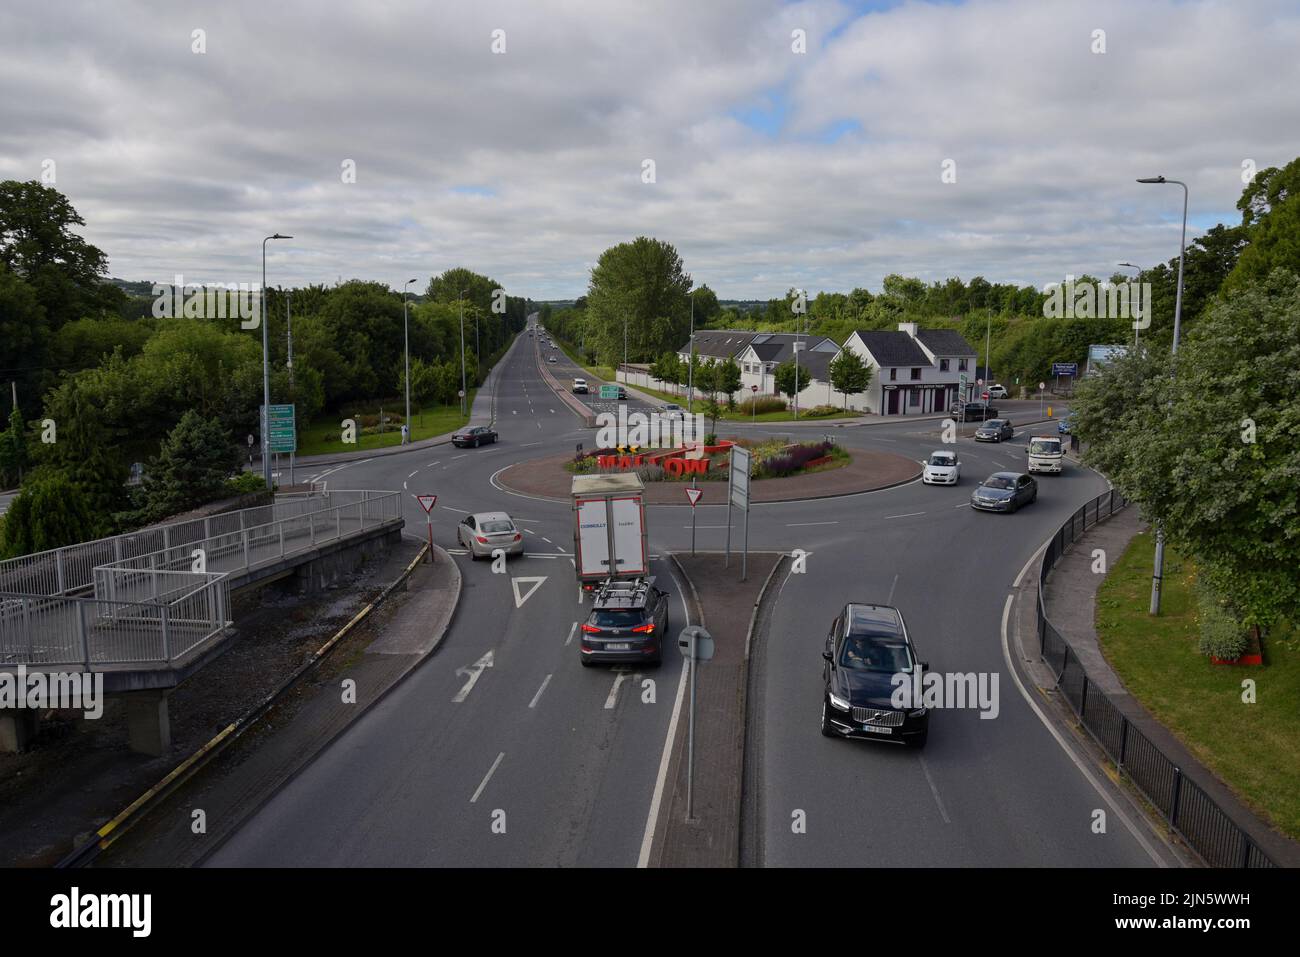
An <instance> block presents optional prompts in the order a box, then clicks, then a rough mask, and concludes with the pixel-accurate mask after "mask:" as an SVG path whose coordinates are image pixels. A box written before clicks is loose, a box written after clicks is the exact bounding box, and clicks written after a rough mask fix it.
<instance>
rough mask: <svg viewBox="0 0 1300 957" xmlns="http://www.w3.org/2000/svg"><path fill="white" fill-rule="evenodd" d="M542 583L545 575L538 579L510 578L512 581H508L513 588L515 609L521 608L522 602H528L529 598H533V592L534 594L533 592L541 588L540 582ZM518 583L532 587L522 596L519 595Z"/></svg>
mask: <svg viewBox="0 0 1300 957" xmlns="http://www.w3.org/2000/svg"><path fill="white" fill-rule="evenodd" d="M544 581H546V576H545V575H542V576H541V577H539V578H512V579H510V586H511V587H512V588H514V590H515V607H516V608H521V607H523V604H524V602H526V601H528V599H530V598H532V597H533V592H535V591H537V589H539V588H541V587H542V582H544ZM520 582H523V583H524V584H525V585H532V587H531V588H529V589H528V591H526V592H524V593H523V594H520V593H519V583H520Z"/></svg>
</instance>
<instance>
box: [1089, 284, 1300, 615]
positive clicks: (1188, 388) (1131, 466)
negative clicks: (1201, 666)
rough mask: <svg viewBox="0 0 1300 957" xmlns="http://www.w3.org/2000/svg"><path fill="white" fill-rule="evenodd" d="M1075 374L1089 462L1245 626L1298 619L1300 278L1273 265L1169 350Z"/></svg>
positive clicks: (1211, 310)
mask: <svg viewBox="0 0 1300 957" xmlns="http://www.w3.org/2000/svg"><path fill="white" fill-rule="evenodd" d="M1176 359H1177V362H1176V363H1175V361H1174V358H1173V357H1171V356H1170V355H1169V354H1168V353H1167V352H1166V351H1165V350H1163V349H1161V350H1152V351H1142V352H1135V353H1130V354H1129V355H1128V356H1126V357H1124V358H1122V359H1120V360H1119V361H1116V362H1115V363H1113V364H1112V365H1110V366H1108V367H1107V369H1106V372H1105V373H1104V374H1102V375H1101V376H1100V377H1098V378H1097V379H1093V380H1085V381H1084V382H1082V383H1080V385H1079V388H1078V394H1077V396H1076V399H1075V402H1074V405H1073V409H1074V412H1075V415H1076V416H1077V421H1078V434H1079V437H1080V439H1081V440H1082V441H1083V442H1084V443H1086V445H1087V451H1086V453H1085V461H1086V462H1087V463H1088V464H1089V465H1092V466H1093V467H1095V468H1097V469H1099V470H1100V471H1102V472H1103V473H1105V474H1106V475H1107V476H1108V477H1109V478H1110V479H1111V481H1113V482H1114V483H1115V486H1116V487H1117V488H1119V489H1120V490H1122V491H1123V492H1124V493H1125V494H1127V495H1129V496H1130V497H1131V498H1133V499H1135V500H1136V501H1137V502H1139V503H1140V504H1141V507H1142V511H1143V514H1144V515H1146V516H1147V517H1148V518H1149V519H1150V520H1152V521H1153V522H1157V523H1160V524H1161V525H1162V526H1163V528H1164V530H1165V533H1166V535H1167V536H1168V537H1169V539H1170V541H1171V542H1172V543H1174V544H1175V545H1176V546H1177V547H1179V548H1180V549H1182V550H1183V551H1184V552H1186V553H1188V554H1191V555H1192V556H1194V558H1195V560H1196V562H1197V564H1198V565H1199V566H1200V568H1201V570H1202V573H1203V574H1205V575H1206V576H1207V578H1208V580H1209V582H1210V584H1211V585H1212V587H1213V589H1214V590H1215V591H1216V592H1217V593H1219V594H1221V595H1226V596H1231V598H1232V602H1233V606H1234V607H1235V608H1236V609H1237V610H1238V611H1239V613H1240V614H1241V616H1242V620H1243V622H1244V623H1245V624H1247V625H1258V626H1268V625H1271V624H1272V623H1274V622H1275V621H1276V620H1277V618H1278V617H1279V616H1281V615H1285V616H1287V617H1290V618H1292V619H1293V620H1295V619H1300V577H1298V576H1297V575H1296V573H1295V569H1296V568H1297V567H1300V499H1298V498H1297V495H1296V488H1297V482H1298V481H1300V443H1297V441H1296V437H1297V436H1300V403H1297V402H1296V401H1295V396H1296V395H1297V394H1298V393H1300V378H1298V373H1297V370H1300V278H1298V277H1297V276H1295V275H1294V274H1293V273H1290V272H1288V271H1286V270H1282V269H1278V270H1275V271H1274V272H1273V273H1272V274H1271V275H1270V276H1269V277H1268V278H1267V279H1266V280H1265V281H1264V282H1263V283H1260V284H1259V285H1258V286H1248V287H1246V288H1244V289H1241V290H1238V291H1232V292H1229V293H1227V294H1226V295H1225V297H1224V298H1222V299H1221V300H1219V301H1216V302H1215V303H1214V304H1212V305H1211V306H1210V307H1209V309H1207V310H1206V312H1205V314H1204V315H1203V317H1202V319H1201V321H1200V322H1199V323H1197V324H1196V325H1195V326H1193V327H1192V328H1191V329H1190V330H1189V332H1188V336H1187V341H1186V343H1185V344H1184V345H1182V346H1181V347H1180V349H1179V352H1178V355H1177V357H1176Z"/></svg>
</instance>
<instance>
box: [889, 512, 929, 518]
mask: <svg viewBox="0 0 1300 957" xmlns="http://www.w3.org/2000/svg"><path fill="white" fill-rule="evenodd" d="M924 514H925V512H904V513H903V514H902V515H886V516H885V518H912V517H913V516H914V515H924Z"/></svg>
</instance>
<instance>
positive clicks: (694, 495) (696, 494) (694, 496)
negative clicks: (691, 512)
mask: <svg viewBox="0 0 1300 957" xmlns="http://www.w3.org/2000/svg"><path fill="white" fill-rule="evenodd" d="M703 494H704V489H702V488H688V489H687V490H686V497H687V498H689V499H690V500H691V507H692V508H694V507H695V503H696V502H698V501H699V500H700V496H702V495H703Z"/></svg>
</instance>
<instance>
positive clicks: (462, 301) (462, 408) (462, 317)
mask: <svg viewBox="0 0 1300 957" xmlns="http://www.w3.org/2000/svg"><path fill="white" fill-rule="evenodd" d="M456 298H457V299H458V300H459V301H460V414H461V415H464V414H465V400H466V398H468V390H467V389H466V387H465V290H464V289H462V290H461V291H460V292H458V293H457V294H456Z"/></svg>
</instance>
